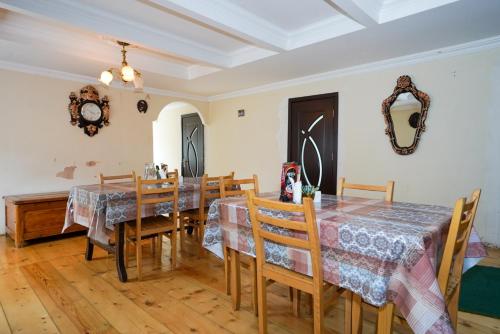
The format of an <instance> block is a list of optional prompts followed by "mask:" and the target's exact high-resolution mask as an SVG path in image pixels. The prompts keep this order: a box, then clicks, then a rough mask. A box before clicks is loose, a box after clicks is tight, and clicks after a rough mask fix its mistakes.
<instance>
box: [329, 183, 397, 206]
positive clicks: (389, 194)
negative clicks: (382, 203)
mask: <svg viewBox="0 0 500 334" xmlns="http://www.w3.org/2000/svg"><path fill="white" fill-rule="evenodd" d="M344 189H354V190H366V191H379V192H383V193H385V200H386V201H388V202H392V198H393V195H394V181H388V182H387V184H386V185H385V186H373V185H365V184H354V183H346V182H345V177H341V178H339V182H338V184H337V196H343V195H344Z"/></svg>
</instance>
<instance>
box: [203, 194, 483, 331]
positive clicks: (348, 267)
mask: <svg viewBox="0 0 500 334" xmlns="http://www.w3.org/2000/svg"><path fill="white" fill-rule="evenodd" d="M258 196H259V197H263V198H267V199H275V200H278V198H279V193H277V192H273V193H262V194H259V195H258ZM314 206H315V213H316V222H317V226H318V233H319V239H320V243H321V245H320V246H321V259H322V266H323V273H324V280H325V281H326V282H328V283H331V284H334V285H336V286H338V287H342V288H345V289H347V290H349V291H352V292H353V293H356V294H358V295H360V296H361V297H362V298H363V300H365V301H366V302H368V303H370V304H372V305H375V306H382V305H384V304H386V303H387V302H393V303H394V304H395V305H396V307H398V309H399V310H400V312H401V313H402V315H403V316H404V317H405V318H406V320H407V322H408V324H409V325H410V327H411V328H412V330H413V331H414V332H415V333H417V334H423V333H453V329H452V326H451V322H450V318H449V315H448V312H447V309H446V305H445V302H444V298H443V295H442V293H441V291H440V289H439V285H438V281H437V268H438V265H439V261H440V258H441V254H442V251H443V246H444V243H445V241H446V236H447V232H448V229H449V226H450V222H451V217H452V212H453V210H452V208H449V207H445V206H439V205H427V204H415V203H404V202H387V201H384V200H378V199H368V198H360V197H349V196H333V195H325V194H323V196H322V198H321V202H319V203H315V204H314ZM266 214H268V215H271V216H275V217H280V218H284V217H286V213H284V212H279V211H267V212H266ZM277 232H278V233H283V234H286V233H292V232H290V231H287V230H284V229H280V230H278V231H277ZM293 233H297V232H293ZM264 246H265V254H266V261H267V262H270V263H273V264H276V265H280V266H282V267H284V268H287V269H290V270H293V271H296V272H299V273H302V274H305V275H309V276H311V275H312V264H311V258H310V254H308V253H306V252H305V251H304V250H301V249H297V248H291V247H285V246H283V245H280V244H276V243H272V242H269V241H266V242H265V243H264ZM203 247H204V248H206V249H207V250H209V251H210V252H212V253H214V254H215V255H216V256H218V257H221V258H222V257H223V254H224V248H225V247H227V248H228V250H230V251H231V253H230V254H231V260H233V257H234V258H236V259H239V254H240V253H242V254H246V255H247V256H251V257H255V242H254V238H253V232H252V225H251V222H250V218H249V214H248V207H247V203H246V199H245V197H231V198H224V199H218V200H216V201H214V202H213V203H212V205H211V206H210V209H209V213H208V221H207V226H206V228H205V236H204V240H203ZM485 256H486V249H485V248H484V246H483V245H482V244H481V242H480V240H479V237H478V236H477V233H476V231H475V230H473V231H472V233H471V238H470V240H469V244H468V249H467V252H466V259H470V260H471V262H470V263H472V264H473V263H477V262H478V261H479V260H480V259H481V258H483V257H485ZM231 269H232V270H231V285H232V286H235V287H236V288H232V289H231V295H232V300H233V307H235V308H238V307H239V302H240V298H241V297H240V293H241V287H240V286H239V285H240V284H241V283H240V281H239V267H238V268H237V272H236V270H234V269H236V267H235V266H232V267H231ZM235 305H236V306H235Z"/></svg>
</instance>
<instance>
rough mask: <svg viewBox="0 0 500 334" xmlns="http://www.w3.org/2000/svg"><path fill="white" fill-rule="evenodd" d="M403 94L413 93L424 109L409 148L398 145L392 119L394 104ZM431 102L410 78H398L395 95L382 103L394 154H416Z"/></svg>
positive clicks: (387, 133) (386, 130)
mask: <svg viewBox="0 0 500 334" xmlns="http://www.w3.org/2000/svg"><path fill="white" fill-rule="evenodd" d="M402 93H411V94H412V95H413V96H414V97H415V98H416V99H417V100H418V101H420V103H421V105H422V108H421V110H420V119H419V120H418V124H417V128H416V132H415V137H414V139H413V144H412V145H411V146H408V147H401V146H399V145H398V144H397V141H396V134H395V131H394V124H393V122H392V117H391V114H390V112H391V106H392V104H393V103H394V101H396V99H397V98H398V95H399V94H402ZM430 102H431V99H430V97H429V95H427V94H426V93H424V92H422V91H420V90H418V89H417V88H416V87H415V84H413V82H412V81H411V78H410V76H408V75H402V76H400V77H399V78H398V81H397V84H396V87H395V88H394V91H393V93H392V94H391V96H389V97H388V98H386V99H385V100H384V101H383V102H382V114H383V115H384V119H385V124H386V125H387V127H386V129H385V134H386V135H388V136H389V138H390V141H391V145H392V148H393V150H394V152H396V153H397V154H400V155H408V154H412V153H413V152H415V150H416V149H417V145H418V142H419V141H420V136H421V134H422V132H424V131H425V120H426V119H427V112H428V110H429V105H430Z"/></svg>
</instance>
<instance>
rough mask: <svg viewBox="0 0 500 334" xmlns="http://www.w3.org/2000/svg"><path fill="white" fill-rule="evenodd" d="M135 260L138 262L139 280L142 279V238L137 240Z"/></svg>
mask: <svg viewBox="0 0 500 334" xmlns="http://www.w3.org/2000/svg"><path fill="white" fill-rule="evenodd" d="M135 251H136V255H135V260H136V262H137V280H138V281H140V280H142V242H141V239H140V238H138V239H137V240H136V241H135Z"/></svg>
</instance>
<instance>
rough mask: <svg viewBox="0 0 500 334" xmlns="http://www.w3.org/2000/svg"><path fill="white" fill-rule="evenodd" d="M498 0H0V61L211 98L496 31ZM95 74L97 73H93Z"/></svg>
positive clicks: (498, 26) (4, 64) (6, 65)
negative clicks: (113, 70)
mask: <svg viewBox="0 0 500 334" xmlns="http://www.w3.org/2000/svg"><path fill="white" fill-rule="evenodd" d="M499 16H500V1H498V0H461V1H457V0H199V1H193V0H0V66H1V67H4V68H9V67H12V68H20V67H24V68H27V67H29V68H34V69H39V72H42V70H41V69H44V70H47V71H59V72H65V73H70V74H73V75H76V76H79V77H82V78H97V77H98V76H99V74H100V72H101V71H102V70H103V69H106V68H108V67H110V66H115V67H116V66H118V65H119V63H120V59H121V55H120V52H119V51H120V48H119V47H118V46H117V45H116V44H115V41H116V40H123V41H127V42H129V43H131V44H132V45H133V47H131V48H129V52H128V54H127V55H128V61H129V64H130V65H132V66H133V67H134V68H137V69H138V70H140V71H141V72H142V73H143V77H144V81H145V86H146V87H150V88H154V89H156V90H164V91H175V92H179V93H183V94H190V95H196V96H199V97H202V98H203V97H206V96H214V95H219V94H223V93H227V92H232V91H237V90H242V89H248V88H251V87H255V86H261V85H266V84H270V83H273V82H277V81H284V80H291V79H294V78H298V77H303V76H309V75H314V74H317V73H322V72H327V71H333V70H339V69H343V68H348V67H352V66H356V65H360V64H366V63H372V62H377V61H382V60H386V59H391V58H395V57H401V56H405V55H410V54H414V53H420V52H424V51H428V50H435V49H440V48H445V47H448V46H451V45H457V44H462V43H468V42H471V41H475V40H480V39H485V38H489V37H493V36H498V35H500V19H498V17H499ZM96 83H97V80H96Z"/></svg>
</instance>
